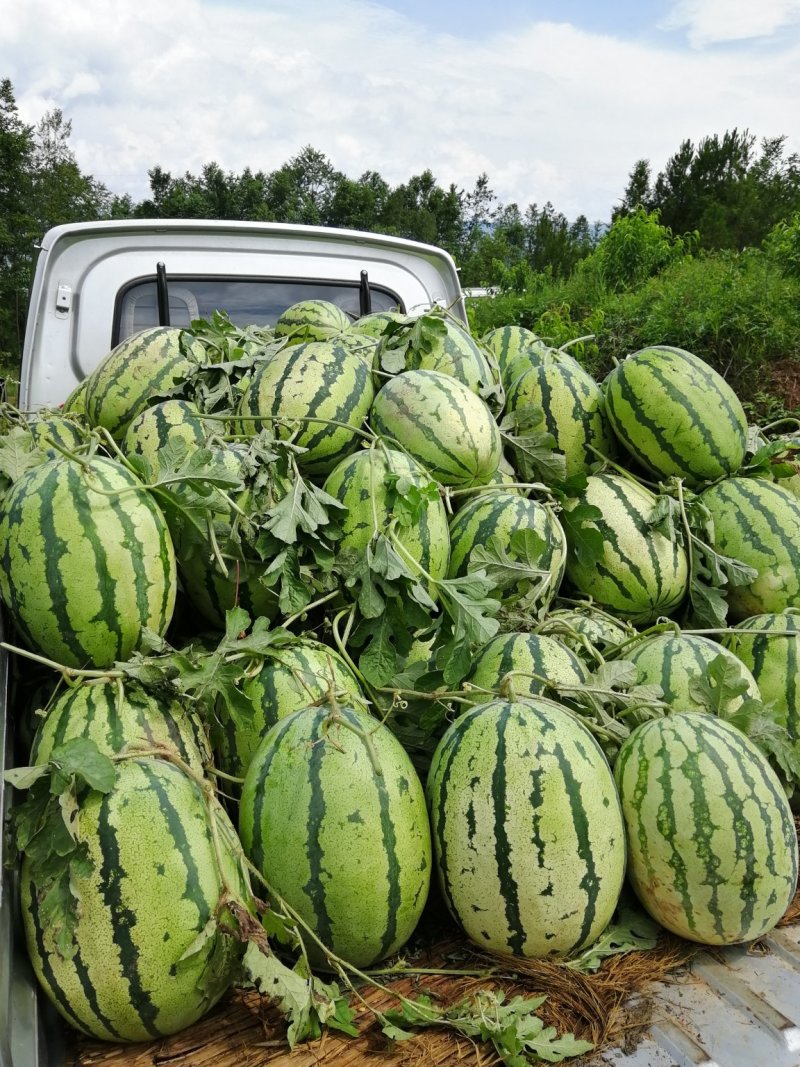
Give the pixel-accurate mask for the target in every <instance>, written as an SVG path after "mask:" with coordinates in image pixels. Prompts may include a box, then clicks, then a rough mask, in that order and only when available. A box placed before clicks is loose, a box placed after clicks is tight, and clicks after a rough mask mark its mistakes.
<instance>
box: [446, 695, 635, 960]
mask: <svg viewBox="0 0 800 1067" xmlns="http://www.w3.org/2000/svg"><path fill="white" fill-rule="evenodd" d="M427 792H428V800H429V804H430V809H431V819H432V829H433V844H434V852H435V858H436V868H437V871H438V875H439V884H440V886H441V889H442V894H443V896H444V899H445V901H446V902H447V905H448V907H449V909H450V911H451V913H452V914H453V916H454V918H455V919H456V920H457V921H458V923H459V924H460V925H461V927H462V928H463V930H464V932H465V933H466V935H467V936H468V937H469V938H470V940H472V941H474V942H475V943H476V944H477V945H479V946H480V947H481V948H484V949H490V950H491V951H492V952H499V953H502V954H505V955H513V956H527V957H534V958H544V957H549V956H566V955H569V954H570V953H572V952H576V951H578V950H579V949H581V948H582V947H584V946H585V945H589V944H591V942H593V941H595V940H596V939H597V937H599V935H600V934H601V933H602V931H603V930H604V928H605V927H606V925H607V924H608V922H609V920H610V919H611V916H612V914H613V912H614V909H615V907H616V905H617V899H618V897H619V894H620V890H621V888H622V881H623V877H624V873H625V831H624V827H623V824H622V815H621V812H620V806H619V800H618V799H617V793H616V790H615V788H614V779H613V777H612V775H611V771H610V769H609V766H608V763H607V762H606V759H605V756H604V755H603V753H602V751H601V750H600V748H599V746H598V745H597V742H596V741H595V740H594V738H593V737H592V735H591V733H590V732H589V731H588V729H587V728H586V727H585V726H584V725H583V724H582V723H581V722H579V721H578V720H577V719H575V718H574V717H573V716H572V715H571V714H570V713H569V712H568V711H566V709H564V708H563V707H560V706H559V705H558V704H556V703H554V702H552V701H550V700H545V699H544V698H543V697H536V698H533V699H531V700H518V701H515V702H511V701H505V700H495V701H491V702H489V703H486V704H479V705H478V706H477V707H475V708H473V709H472V710H470V711H467V712H465V713H464V714H463V715H461V716H460V717H459V718H458V719H456V721H455V722H454V723H453V724H452V725H451V726H450V727H449V728H448V730H447V732H446V733H445V735H444V737H443V738H442V740H441V741H440V742H439V745H438V747H437V749H436V752H435V753H434V757H433V762H432V763H431V769H430V774H429V776H428V788H427Z"/></svg>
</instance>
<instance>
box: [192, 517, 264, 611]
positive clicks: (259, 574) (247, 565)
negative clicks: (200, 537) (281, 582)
mask: <svg viewBox="0 0 800 1067" xmlns="http://www.w3.org/2000/svg"><path fill="white" fill-rule="evenodd" d="M220 532H221V533H222V529H221V530H220ZM225 562H226V565H227V567H228V573H227V575H225V574H223V573H222V571H221V570H220V569H219V566H218V564H217V561H216V559H215V557H213V556H212V555H211V554H210V553H209V552H208V550H207V549H205V548H204V547H203V546H201V545H190V546H189V547H188V548H186V547H183V546H182V547H181V548H179V550H178V567H179V573H180V579H181V589H182V590H183V592H184V593H185V594H186V596H187V597H188V599H189V601H190V602H191V604H192V607H194V608H195V610H196V611H198V612H199V613H200V615H201V616H202V617H203V619H204V620H205V621H206V622H208V623H210V624H211V625H212V626H214V627H217V628H218V629H223V628H224V626H225V613H226V612H227V611H231V610H232V609H233V608H235V607H240V608H243V609H244V610H245V611H246V612H247V614H248V615H249V616H250V618H251V619H258V618H262V617H263V618H265V619H274V618H275V617H276V615H277V614H278V610H279V600H278V595H279V594H278V590H277V588H274V587H272V586H268V585H266V584H265V582H264V580H263V579H264V574H265V571H266V570H267V567H268V566H269V561H266V562H265V561H262V560H251V559H247V560H243V559H241V560H240V559H226V561H225Z"/></svg>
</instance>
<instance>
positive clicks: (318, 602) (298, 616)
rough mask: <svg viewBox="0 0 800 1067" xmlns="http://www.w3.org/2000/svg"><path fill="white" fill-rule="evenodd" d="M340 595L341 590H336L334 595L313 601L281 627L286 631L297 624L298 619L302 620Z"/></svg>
mask: <svg viewBox="0 0 800 1067" xmlns="http://www.w3.org/2000/svg"><path fill="white" fill-rule="evenodd" d="M338 595H339V590H338V589H334V590H333V592H332V593H326V594H325V596H321V597H319V599H318V600H312V601H311V603H310V604H306V606H305V607H304V608H301V609H300V611H296V612H295V613H294V615H290V616H289V617H288V618H287V619H284V621H283V623H282V624H281V625H282V626H283V627H284V629H288V628H289V627H290V626H291V625H292V623H294V622H297V620H298V619H302V618H303V617H304V616H305V615H307V614H308V613H309V611H313V609H314V608H318V607H320V605H322V604H327V603H328V601H329V600H333V599H334V597H337V596H338Z"/></svg>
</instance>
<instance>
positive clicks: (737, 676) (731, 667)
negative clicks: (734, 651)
mask: <svg viewBox="0 0 800 1067" xmlns="http://www.w3.org/2000/svg"><path fill="white" fill-rule="evenodd" d="M747 689H748V686H747V679H746V678H743V677H742V673H741V670H740V669H739V667H738V666H737V665H736V663H734V662H732V661H731V659H730V657H729V656H724V655H722V654H720V655H718V656H715V657H714V658H713V659H712V661H711V662H710V663H709V665H708V667H706V669H705V671H703V673H697V674H694V675H693V676H692V677H691V678H690V680H689V692H690V693H691V695H692V696H693V697H694V699H695V700H697V701H699V702H700V703H701V704H702V705H703V707H705V708H706V710H707V711H709V712H710V713H711V714H712V715H716V716H717V717H718V718H720V719H728V720H730V718H731V713H732V711H734V710H738V711H741V710H742V708H744V703H745V702H743V701H742V697H744V696H745V694H746V693H747ZM746 703H747V704H751V703H752V707H753V709H754V710H755V709H759V710H760V708H761V701H760V700H755V699H754V698H750V700H749V701H747V702H746ZM732 705H736V706H737V709H734V708H733V707H732ZM738 705H742V708H739V707H738ZM747 710H748V711H749V709H747Z"/></svg>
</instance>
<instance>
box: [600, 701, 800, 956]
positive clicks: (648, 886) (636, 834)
mask: <svg viewBox="0 0 800 1067" xmlns="http://www.w3.org/2000/svg"><path fill="white" fill-rule="evenodd" d="M614 775H615V778H616V781H617V785H618V787H619V792H620V797H621V799H622V810H623V813H624V816H625V825H626V828H627V836H628V850H629V859H628V877H629V879H630V881H631V884H632V885H633V888H634V889H635V891H636V894H637V895H638V897H639V899H640V900H641V902H642V904H643V905H644V906H645V907H646V908H647V910H648V911H649V912H650V914H651V915H652V916H653V918H654V919H655V920H656V921H657V922H659V923H661V925H662V926H665V927H666V928H667V929H668V930H672V932H673V933H676V934H678V935H679V936H680V937H685V938H688V939H689V940H690V941H699V942H701V943H702V944H707V945H730V944H736V943H737V942H740V941H754V940H755V939H756V938H759V937H761V936H762V935H763V934H765V933H767V932H768V931H769V930H771V929H772V927H773V926H774V925H775V924H776V923H777V922H778V920H779V919H780V918H781V916H782V915H783V914H784V912H785V911H786V908H787V907H788V905H789V901H790V900H791V899H792V896H793V894H794V891H795V886H796V884H797V835H796V833H795V828H794V819H793V818H792V812H791V809H790V808H789V803H788V801H787V799H786V795H785V793H784V791H783V789H782V788H781V784H780V782H779V780H778V777H777V775H776V774H775V772H774V771H773V770H772V768H771V767H770V766H769V764H768V762H767V760H766V758H765V757H764V756H763V755H762V754H761V752H759V750H758V749H757V748H756V747H755V745H754V744H753V743H752V742H751V741H750V740H749V738H747V737H746V736H745V735H744V734H743V733H742V732H741V731H740V730H739V729H737V728H736V727H735V726H733V725H732V724H731V723H729V722H726V721H724V720H722V719H718V718H716V717H715V716H712V715H706V714H701V713H698V712H686V713H681V714H674V715H669V716H667V717H666V718H662V719H652V720H650V721H649V722H646V723H643V724H642V725H641V726H638V727H637V728H636V729H635V730H634V732H633V733H632V734H631V735H630V737H629V738H628V740H627V741H626V742H625V743H624V745H623V746H622V748H621V749H620V753H619V756H618V758H617V761H616V764H615V767H614Z"/></svg>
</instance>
